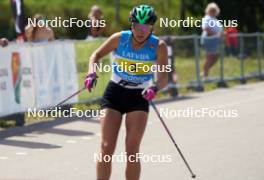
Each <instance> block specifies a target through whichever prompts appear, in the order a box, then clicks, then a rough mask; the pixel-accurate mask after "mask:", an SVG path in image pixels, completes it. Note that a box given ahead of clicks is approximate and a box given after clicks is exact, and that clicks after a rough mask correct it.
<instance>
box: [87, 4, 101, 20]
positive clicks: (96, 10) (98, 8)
mask: <svg viewBox="0 0 264 180" xmlns="http://www.w3.org/2000/svg"><path fill="white" fill-rule="evenodd" d="M98 11H99V12H100V13H101V14H102V10H101V8H100V7H99V6H97V5H93V6H92V7H91V10H90V13H89V14H88V17H89V18H91V17H93V16H94V14H95V12H98Z"/></svg>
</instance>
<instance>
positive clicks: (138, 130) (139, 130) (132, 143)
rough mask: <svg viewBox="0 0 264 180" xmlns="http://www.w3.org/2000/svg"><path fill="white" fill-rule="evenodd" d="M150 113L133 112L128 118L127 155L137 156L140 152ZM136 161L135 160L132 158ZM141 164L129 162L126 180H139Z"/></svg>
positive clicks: (128, 114)
mask: <svg viewBox="0 0 264 180" xmlns="http://www.w3.org/2000/svg"><path fill="white" fill-rule="evenodd" d="M147 118H148V113H146V112H144V111H133V112H130V113H127V116H126V152H127V155H128V156H130V155H136V153H138V152H139V147H140V142H141V139H142V137H143V134H144V131H145V127H146V123H147ZM132 160H135V158H132ZM140 169H141V167H140V162H130V161H129V160H128V161H127V168H126V180H139V177H140Z"/></svg>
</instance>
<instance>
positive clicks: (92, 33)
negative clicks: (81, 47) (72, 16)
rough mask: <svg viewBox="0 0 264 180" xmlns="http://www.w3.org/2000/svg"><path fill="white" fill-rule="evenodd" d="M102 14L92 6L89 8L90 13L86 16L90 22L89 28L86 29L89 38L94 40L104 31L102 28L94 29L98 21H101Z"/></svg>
mask: <svg viewBox="0 0 264 180" xmlns="http://www.w3.org/2000/svg"><path fill="white" fill-rule="evenodd" d="M102 15H103V12H102V10H101V9H100V8H99V7H98V6H97V5H94V6H92V7H91V10H90V13H89V15H88V19H89V20H90V27H89V28H88V36H87V39H89V38H95V37H98V36H100V35H101V33H102V32H103V30H104V27H95V25H94V24H96V25H98V26H99V21H100V20H102ZM92 21H94V22H95V21H98V22H97V23H92Z"/></svg>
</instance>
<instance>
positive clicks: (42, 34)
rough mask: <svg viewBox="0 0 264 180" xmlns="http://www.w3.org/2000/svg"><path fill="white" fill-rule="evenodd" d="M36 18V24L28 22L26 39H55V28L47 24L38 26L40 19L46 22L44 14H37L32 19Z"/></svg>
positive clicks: (45, 40) (43, 40)
mask: <svg viewBox="0 0 264 180" xmlns="http://www.w3.org/2000/svg"><path fill="white" fill-rule="evenodd" d="M34 19H36V26H34V25H33V24H28V25H27V26H26V28H25V35H26V40H27V41H29V42H47V41H53V40H54V39H55V38H54V33H53V30H52V29H51V28H49V27H47V26H46V25H45V26H43V27H40V26H38V22H39V21H43V23H45V19H44V17H43V16H42V15H39V14H36V15H35V16H34V17H33V19H32V21H34Z"/></svg>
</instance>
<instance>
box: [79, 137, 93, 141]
mask: <svg viewBox="0 0 264 180" xmlns="http://www.w3.org/2000/svg"><path fill="white" fill-rule="evenodd" d="M80 139H83V140H90V139H92V137H89V136H83V137H80Z"/></svg>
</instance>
